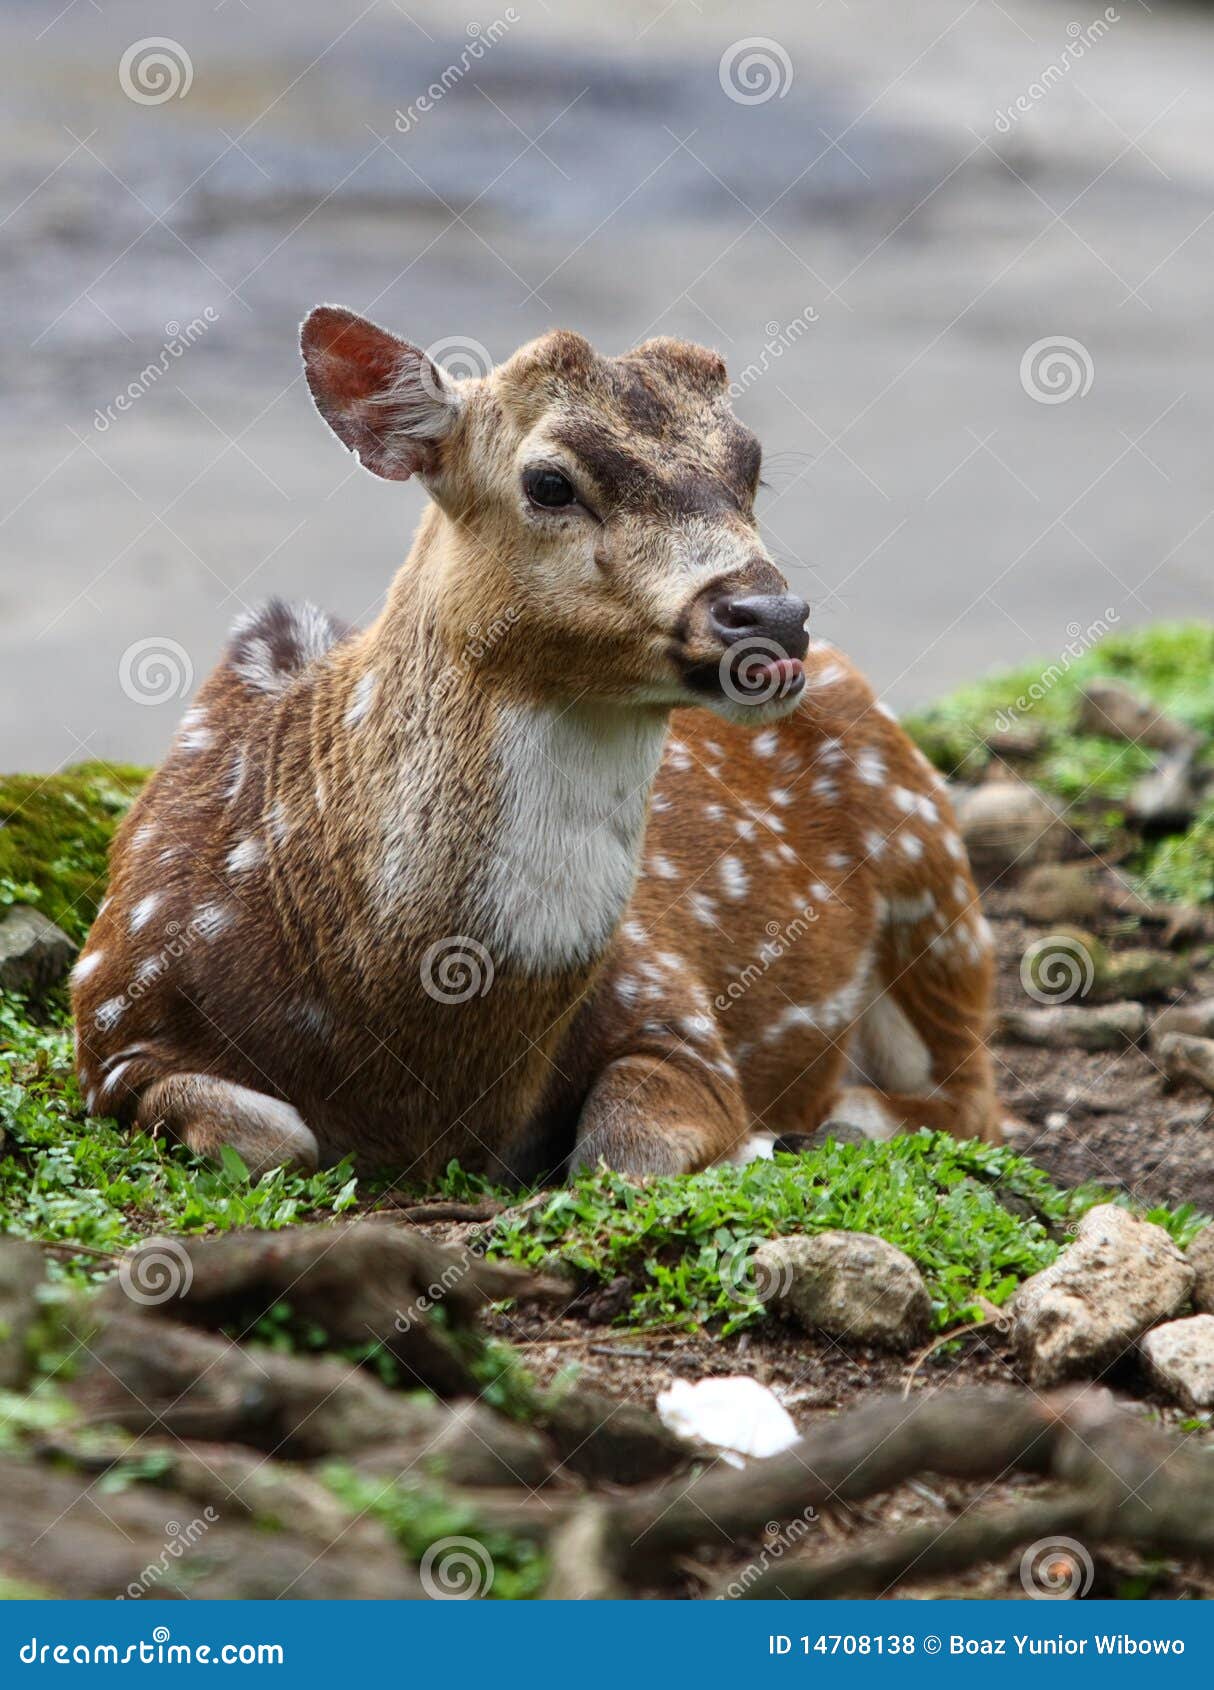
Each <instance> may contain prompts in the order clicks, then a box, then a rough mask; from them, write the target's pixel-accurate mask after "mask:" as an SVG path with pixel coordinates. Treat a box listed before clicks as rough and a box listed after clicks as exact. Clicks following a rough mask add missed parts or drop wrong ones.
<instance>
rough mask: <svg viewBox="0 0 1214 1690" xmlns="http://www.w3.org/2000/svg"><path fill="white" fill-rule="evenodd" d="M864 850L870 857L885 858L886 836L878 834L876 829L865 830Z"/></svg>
mask: <svg viewBox="0 0 1214 1690" xmlns="http://www.w3.org/2000/svg"><path fill="white" fill-rule="evenodd" d="M864 850H865V853H866V854H867V855H868V856H870V857H873V858H875V859H880V858H881V857H883V856H884V855H885V835H884V834H883V833H878V831H877V829H876V828H875V827H869V828H865V830H864Z"/></svg>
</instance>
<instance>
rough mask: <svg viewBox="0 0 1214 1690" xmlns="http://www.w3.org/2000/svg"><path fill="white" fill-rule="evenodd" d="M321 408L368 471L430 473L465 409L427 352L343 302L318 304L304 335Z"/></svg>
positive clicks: (390, 475)
mask: <svg viewBox="0 0 1214 1690" xmlns="http://www.w3.org/2000/svg"><path fill="white" fill-rule="evenodd" d="M299 346H300V351H301V352H302V353H303V361H304V373H305V375H306V376H307V378H308V387H309V389H310V390H311V394H312V397H313V399H314V400H315V401H316V409H317V410H318V411H319V412H320V414H321V416H322V417H323V418H324V419H325V421H326V422H327V423H328V425H329V427H330V428H331V429H332V430H333V432H334V434H335V435H336V436H337V438H338V439H339V440H340V441H341V443H342V445H343V446H348V447H349V449H350V450H351V451H352V452H353V453H354V454H355V455H356V456H357V458H358V460H359V462H360V463H361V464H362V465H363V467H364V468H365V469H369V470H370V471H371V472H372V474H374V475H382V476H383V477H384V478H385V479H386V480H388V481H407V480H408V479H409V477H410V476H411V475H419V474H420V475H425V474H426V473H427V471H430V470H434V469H435V468H436V467H437V463H438V445H439V442H440V441H441V440H442V439H443V438H444V437H445V436H446V435H448V434H449V433H450V432H451V429H452V428H453V427H454V425H455V421H456V418H457V417H458V415H459V410H460V397H459V393H458V391H457V390H456V388H455V386H454V384H453V383H452V382H451V381H450V380H449V379H448V378H447V377H446V376H445V375H444V374H443V373H442V371H441V370H440V369H439V368H438V366H437V365H436V364H432V363H431V361H430V359H429V358H427V357H426V354H425V353H424V352H421V351H419V350H418V348H417V347H416V346H410V345H409V343H408V341H405V340H398V339H397V337H396V336H395V335H394V334H389V333H388V331H387V330H386V329H381V328H378V327H377V326H376V324H374V323H369V322H368V321H367V319H366V318H365V317H359V316H356V315H355V313H354V312H353V311H347V310H345V308H344V307H343V306H340V305H318V306H317V307H316V309H315V310H314V311H310V312H309V313H308V315H307V316H306V317H305V318H304V323H303V327H302V328H301V329H300V332H299Z"/></svg>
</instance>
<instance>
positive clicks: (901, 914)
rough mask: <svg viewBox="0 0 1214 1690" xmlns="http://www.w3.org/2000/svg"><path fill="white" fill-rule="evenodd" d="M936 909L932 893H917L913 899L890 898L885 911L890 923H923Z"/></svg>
mask: <svg viewBox="0 0 1214 1690" xmlns="http://www.w3.org/2000/svg"><path fill="white" fill-rule="evenodd" d="M935 907H936V900H935V897H934V896H933V895H932V893H931V892H928V891H923V892H916V893H915V895H914V896H913V897H905V898H890V899H888V900H887V902H886V905H885V909H886V914H887V915H888V917H889V919H890V921H898V922H905V921H922V920H923V919H924V918H925V917H926V916H929V915H931V913H932V911H933V910H934V909H935Z"/></svg>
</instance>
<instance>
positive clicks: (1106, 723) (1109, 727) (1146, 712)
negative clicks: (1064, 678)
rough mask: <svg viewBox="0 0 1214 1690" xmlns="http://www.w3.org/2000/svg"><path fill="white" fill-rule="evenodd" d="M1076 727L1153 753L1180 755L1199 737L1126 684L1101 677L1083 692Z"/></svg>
mask: <svg viewBox="0 0 1214 1690" xmlns="http://www.w3.org/2000/svg"><path fill="white" fill-rule="evenodd" d="M1075 725H1076V727H1077V728H1078V729H1079V731H1080V733H1088V734H1102V735H1103V736H1104V737H1105V738H1106V739H1129V740H1133V741H1134V742H1135V744H1137V745H1145V746H1146V747H1147V748H1148V749H1149V750H1151V751H1180V750H1181V749H1183V748H1184V747H1186V746H1189V745H1192V744H1193V743H1194V742H1195V740H1196V737H1197V736H1196V735H1195V734H1194V733H1193V730H1192V729H1191V728H1188V727H1186V726H1185V725H1184V723H1183V722H1177V721H1175V720H1173V718H1172V717H1170V716H1165V715H1163V714H1162V713H1161V712H1160V711H1159V710H1157V709H1156V708H1155V706H1154V705H1153V704H1152V703H1151V702H1150V700H1149V699H1146V698H1143V697H1142V696H1141V694H1140V693H1136V692H1135V691H1134V689H1133V687H1128V686H1126V684H1125V682H1124V681H1114V680H1108V679H1104V678H1100V677H1098V678H1097V679H1095V680H1091V681H1089V682H1088V683H1087V685H1086V686H1085V687H1084V688H1083V690H1082V691H1081V692H1080V694H1079V711H1078V715H1077V717H1076V723H1075Z"/></svg>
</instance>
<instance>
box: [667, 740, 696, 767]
mask: <svg viewBox="0 0 1214 1690" xmlns="http://www.w3.org/2000/svg"><path fill="white" fill-rule="evenodd" d="M666 761H667V763H669V765H670V767H671V768H672V769H673V770H674V771H675V773H676V774H680V775H684V774H686V773H687V771H688V769H690V767H691V756H690V753H689V752H688V750H687V747H686V746H685V745H684V744H683V741H682V740H681V739H672V740H671V741H670V743H669V745H668V746H667V747H666Z"/></svg>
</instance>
